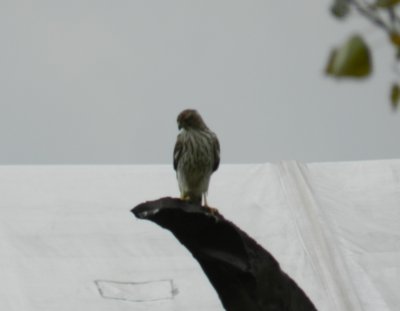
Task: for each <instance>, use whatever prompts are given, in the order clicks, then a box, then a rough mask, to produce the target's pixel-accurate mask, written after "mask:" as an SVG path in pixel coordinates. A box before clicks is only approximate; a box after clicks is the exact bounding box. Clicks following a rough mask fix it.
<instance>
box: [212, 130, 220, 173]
mask: <svg viewBox="0 0 400 311" xmlns="http://www.w3.org/2000/svg"><path fill="white" fill-rule="evenodd" d="M213 156H214V163H213V170H212V171H213V172H215V171H216V170H217V169H218V167H219V162H220V148H219V141H218V138H217V135H215V134H214V133H213Z"/></svg>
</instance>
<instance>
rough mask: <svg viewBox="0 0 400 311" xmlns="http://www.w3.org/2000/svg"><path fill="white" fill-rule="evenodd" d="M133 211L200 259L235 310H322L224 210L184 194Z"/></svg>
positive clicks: (225, 301)
mask: <svg viewBox="0 0 400 311" xmlns="http://www.w3.org/2000/svg"><path fill="white" fill-rule="evenodd" d="M132 212H133V213H134V214H135V216H136V217H137V218H140V219H147V220H150V221H153V222H155V223H156V224H158V225H160V226H162V227H164V228H166V229H168V230H170V231H171V232H172V233H173V234H174V235H175V237H176V238H177V239H178V240H179V241H180V242H181V243H182V244H183V245H184V246H185V247H186V248H187V249H188V250H189V251H190V252H191V253H192V254H193V257H195V258H196V259H197V261H198V262H199V263H200V265H201V267H202V269H203V271H204V272H205V273H206V275H207V277H208V279H209V280H210V282H211V284H212V285H213V286H214V288H215V290H216V291H217V293H218V295H219V297H220V299H221V302H222V304H223V306H224V307H225V309H226V310H229V311H267V310H268V311H316V308H315V306H314V305H313V303H312V302H311V300H310V299H309V298H308V297H307V295H306V294H305V293H304V292H303V290H302V289H301V288H300V287H299V286H298V285H297V284H296V283H295V282H294V281H293V280H292V279H291V278H290V277H289V276H288V275H287V274H286V273H285V272H283V271H282V270H281V268H280V266H279V263H278V261H277V260H276V259H275V258H274V257H273V256H272V255H271V254H270V253H268V252H267V251H266V250H265V249H263V248H262V247H261V246H260V245H259V244H257V242H255V241H254V240H253V239H252V238H250V237H249V236H248V235H247V234H246V233H245V232H243V231H242V230H240V229H239V228H238V227H237V226H235V225H234V224H233V223H232V222H230V221H228V220H226V219H225V218H224V217H223V216H222V215H220V214H219V213H218V212H214V213H211V212H210V210H209V209H207V208H204V207H201V206H199V205H195V204H191V203H188V202H185V201H182V200H180V199H173V198H162V199H159V200H156V201H151V202H145V203H142V204H139V205H138V206H136V207H135V208H134V209H132Z"/></svg>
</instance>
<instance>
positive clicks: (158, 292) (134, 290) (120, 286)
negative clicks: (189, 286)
mask: <svg viewBox="0 0 400 311" xmlns="http://www.w3.org/2000/svg"><path fill="white" fill-rule="evenodd" d="M94 283H95V284H96V286H97V289H98V291H99V293H100V295H101V297H103V298H105V299H116V300H125V301H134V302H145V301H157V300H167V299H173V298H174V296H176V295H177V294H178V289H177V288H176V287H175V286H174V283H173V281H172V280H170V279H169V280H156V281H147V282H117V281H106V280H96V281H94Z"/></svg>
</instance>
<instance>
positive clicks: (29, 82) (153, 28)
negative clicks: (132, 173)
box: [0, 0, 400, 164]
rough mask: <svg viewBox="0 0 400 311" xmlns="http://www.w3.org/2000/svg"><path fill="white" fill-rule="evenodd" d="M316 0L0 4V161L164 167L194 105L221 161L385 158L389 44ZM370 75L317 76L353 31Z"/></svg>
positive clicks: (390, 121)
mask: <svg viewBox="0 0 400 311" xmlns="http://www.w3.org/2000/svg"><path fill="white" fill-rule="evenodd" d="M329 4H330V0H325V1H321V0H300V1H272V0H259V1H250V0H246V1H244V0H242V1H236V0H201V1H200V0H196V1H189V0H181V1H178V0H169V1H165V0H142V1H134V0H131V1H128V0H113V1H98V0H92V1H85V0H59V1H54V0H49V1H41V0H35V1H33V0H31V1H28V0H24V1H22V0H1V1H0V37H1V40H2V45H1V46H2V47H1V49H0V68H1V70H0V83H1V88H0V105H1V113H0V142H1V152H0V164H78V163H79V164H111V163H116V164H130V163H132V164H136V163H137V164H142V163H171V161H172V150H173V145H174V143H175V139H176V135H177V134H178V129H177V126H176V116H177V114H178V113H179V112H180V111H181V110H182V109H184V108H196V109H197V110H198V111H199V112H200V113H201V114H202V115H203V117H204V119H205V121H206V123H207V124H208V125H209V127H210V128H211V129H213V130H214V131H215V132H216V133H217V135H218V136H219V139H220V143H221V149H222V163H255V162H274V161H279V160H289V159H294V160H301V161H307V162H315V161H346V160H364V159H380V158H398V157H399V154H400V143H399V135H400V113H397V114H396V113H393V112H392V111H391V109H390V105H389V103H388V99H387V96H388V90H389V87H390V84H391V82H392V81H393V79H394V76H393V74H392V62H393V57H392V55H393V51H392V50H391V48H390V47H389V45H388V44H386V38H385V36H384V34H381V33H380V31H379V30H375V28H374V27H373V26H370V25H369V24H368V23H366V22H363V21H362V19H360V18H357V17H354V18H352V19H351V20H349V22H346V23H340V22H338V21H336V20H334V19H333V18H332V17H331V16H330V15H329V12H328V8H329ZM356 30H358V31H360V32H361V33H362V34H364V35H366V37H367V40H368V41H369V42H370V43H371V44H372V46H373V47H374V53H375V54H374V56H375V59H374V60H375V63H374V67H375V68H374V70H375V72H374V76H373V77H372V78H370V79H368V80H367V81H364V82H361V83H358V82H351V81H350V82H347V81H340V82H338V81H334V80H332V79H330V78H327V77H325V76H324V75H323V69H324V66H325V62H326V59H327V56H328V53H329V51H330V49H331V48H332V47H333V46H334V45H336V44H339V43H341V42H343V41H344V40H345V39H346V37H347V35H349V34H351V33H353V32H354V31H356Z"/></svg>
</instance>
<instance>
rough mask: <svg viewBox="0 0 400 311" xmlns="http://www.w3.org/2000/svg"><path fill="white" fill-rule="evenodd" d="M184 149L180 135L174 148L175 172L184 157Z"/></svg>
mask: <svg viewBox="0 0 400 311" xmlns="http://www.w3.org/2000/svg"><path fill="white" fill-rule="evenodd" d="M182 148H183V146H182V142H181V140H180V139H179V135H178V137H177V139H176V143H175V147H174V170H175V171H176V169H177V168H178V162H179V159H180V158H181V155H182Z"/></svg>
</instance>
